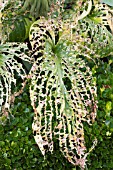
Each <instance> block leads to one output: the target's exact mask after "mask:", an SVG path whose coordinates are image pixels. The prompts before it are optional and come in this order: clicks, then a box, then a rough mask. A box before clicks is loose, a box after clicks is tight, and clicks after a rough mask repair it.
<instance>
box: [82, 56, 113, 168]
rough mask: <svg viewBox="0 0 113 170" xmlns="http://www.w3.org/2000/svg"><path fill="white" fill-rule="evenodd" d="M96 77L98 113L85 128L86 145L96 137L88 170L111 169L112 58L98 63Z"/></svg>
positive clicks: (112, 118) (112, 161)
mask: <svg viewBox="0 0 113 170" xmlns="http://www.w3.org/2000/svg"><path fill="white" fill-rule="evenodd" d="M96 75H97V87H98V112H97V119H96V121H95V123H94V124H93V125H92V127H90V128H89V127H88V126H85V139H86V145H87V147H89V146H90V145H91V142H90V141H91V140H92V139H93V138H94V137H95V136H96V138H97V140H98V144H97V146H96V148H95V150H93V152H92V153H91V154H90V155H89V156H88V170H95V169H105V170H111V169H112V168H113V152H112V151H113V150H112V145H113V140H112V138H113V128H112V127H113V56H109V57H108V62H105V61H104V62H103V61H99V65H98V69H97V72H96Z"/></svg>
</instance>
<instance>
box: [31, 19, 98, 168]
mask: <svg viewBox="0 0 113 170" xmlns="http://www.w3.org/2000/svg"><path fill="white" fill-rule="evenodd" d="M62 28H63V26H62V24H60V23H57V22H54V21H53V20H49V21H48V20H45V19H44V18H41V19H40V20H39V21H36V22H35V23H34V24H33V25H32V26H31V29H30V41H31V45H32V50H33V51H34V54H33V56H34V57H35V58H36V62H35V63H34V65H33V67H32V69H31V72H30V76H31V86H30V98H31V104H32V106H33V109H34V112H35V116H34V121H33V124H32V128H33V132H34V138H35V140H36V142H37V144H38V146H39V148H40V150H41V152H42V154H43V155H45V153H46V151H47V150H49V151H51V152H52V151H53V138H54V137H55V138H57V139H58V140H59V146H60V150H61V151H62V152H63V154H64V155H65V157H66V158H67V159H68V160H69V161H70V162H71V163H72V164H74V165H80V166H81V167H82V168H83V167H84V166H85V157H86V154H85V152H86V147H85V141H84V129H83V124H82V122H83V121H86V122H88V123H92V122H93V121H94V119H95V116H96V102H95V96H96V87H95V81H94V80H93V77H92V73H91V71H90V68H89V67H88V66H87V64H86V63H85V61H84V60H83V59H82V58H81V57H80V52H78V51H76V50H75V49H76V43H75V39H74V40H73V41H72V39H71V31H70V30H68V29H67V30H66V29H64V30H63V29H62ZM67 33H68V34H67ZM76 155H78V156H79V159H78V158H77V156H76Z"/></svg>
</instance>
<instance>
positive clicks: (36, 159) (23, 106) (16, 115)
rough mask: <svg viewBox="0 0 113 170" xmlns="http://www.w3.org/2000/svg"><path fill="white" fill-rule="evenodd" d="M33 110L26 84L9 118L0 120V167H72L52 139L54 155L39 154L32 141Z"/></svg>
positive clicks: (43, 169)
mask: <svg viewBox="0 0 113 170" xmlns="http://www.w3.org/2000/svg"><path fill="white" fill-rule="evenodd" d="M33 117H34V113H33V109H32V107H31V105H30V99H29V93H28V86H26V88H25V91H24V93H23V94H22V95H20V96H19V97H16V100H15V103H14V106H13V108H12V110H11V112H10V115H9V117H8V118H7V120H6V121H5V123H4V124H3V121H2V123H0V170H2V169H5V170H10V169H11V170H12V169H17V170H21V169H22V170H23V169H25V170H26V169H28V170H31V169H34V170H36V169H37V170H58V169H59V170H63V169H64V170H69V169H70V170H71V169H72V168H73V166H72V165H71V164H70V163H68V161H66V160H65V158H64V157H63V155H62V154H61V152H60V151H59V147H58V142H55V144H54V147H55V150H54V152H53V154H50V153H48V154H47V156H46V157H45V159H44V157H43V156H42V154H41V152H40V150H39V149H38V147H37V145H36V142H35V141H34V137H33V133H32V121H33Z"/></svg>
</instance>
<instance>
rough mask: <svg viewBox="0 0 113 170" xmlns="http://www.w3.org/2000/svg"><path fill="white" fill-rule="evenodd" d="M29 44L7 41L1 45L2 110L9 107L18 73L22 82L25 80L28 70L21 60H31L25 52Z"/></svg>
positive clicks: (0, 110) (0, 101)
mask: <svg viewBox="0 0 113 170" xmlns="http://www.w3.org/2000/svg"><path fill="white" fill-rule="evenodd" d="M26 49H27V46H26V45H25V44H17V43H6V44H1V45H0V112H2V109H3V108H4V109H9V107H10V104H11V95H12V94H13V93H14V87H15V86H16V78H17V77H15V75H16V74H17V75H18V76H19V77H20V81H21V83H23V81H24V80H25V77H26V72H25V69H24V67H23V65H22V64H21V62H19V58H20V59H21V60H25V61H28V62H30V59H29V57H28V56H27V55H26V54H25V51H26Z"/></svg>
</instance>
